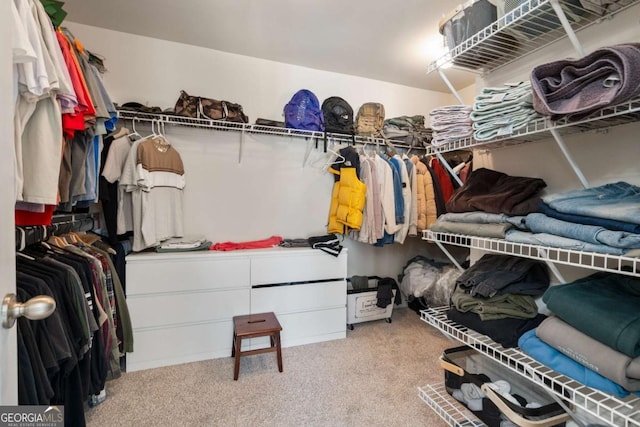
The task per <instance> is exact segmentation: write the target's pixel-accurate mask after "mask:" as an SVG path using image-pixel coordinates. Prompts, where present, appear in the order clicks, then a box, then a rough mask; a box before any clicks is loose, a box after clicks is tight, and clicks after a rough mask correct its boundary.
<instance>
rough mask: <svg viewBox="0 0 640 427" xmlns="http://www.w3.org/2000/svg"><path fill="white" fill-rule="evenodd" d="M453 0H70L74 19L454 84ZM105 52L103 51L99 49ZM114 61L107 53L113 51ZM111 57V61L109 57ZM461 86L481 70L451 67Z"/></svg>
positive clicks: (387, 77)
mask: <svg viewBox="0 0 640 427" xmlns="http://www.w3.org/2000/svg"><path fill="white" fill-rule="evenodd" d="M456 4H457V3H456V2H452V1H450V0H395V1H394V0H180V1H176V0H108V1H105V0H67V1H65V5H64V9H65V10H66V11H67V12H68V13H69V15H68V16H67V18H66V19H67V20H69V21H72V22H77V23H81V24H86V25H93V26H97V27H103V28H108V29H112V30H116V31H122V32H126V33H133V34H139V35H143V36H148V37H154V38H158V39H164V40H171V41H175V42H180V43H185V44H190V45H196V46H202V47H207V48H211V49H216V50H220V51H224V52H231V53H237V54H241V55H247V56H252V57H257V58H263V59H268V60H273V61H277V62H284V63H288V64H295V65H300V66H304V67H309V68H314V69H319V70H326V71H333V72H337V73H342V74H350V75H355V76H360V77H366V78H371V79H376V80H383V81H387V82H392V83H398V84H402V85H406V86H411V87H416V88H422V89H430V90H437V91H441V92H448V89H447V86H446V85H445V84H444V82H443V81H442V79H441V78H440V77H439V76H438V74H437V73H432V74H430V75H427V74H426V69H427V65H428V64H429V63H430V62H432V61H433V60H434V59H435V58H436V57H438V56H439V55H440V54H441V51H440V49H442V36H441V35H440V34H439V33H438V20H439V19H440V17H441V16H442V15H443V14H444V13H447V12H449V11H450V10H451V9H452V8H454V7H455V5H456ZM98 53H99V52H98ZM107 61H108V58H107ZM107 64H108V62H107ZM446 75H447V77H448V78H449V80H450V81H451V82H452V83H453V85H454V86H455V87H456V88H457V89H461V88H464V87H466V86H468V85H470V84H472V83H473V82H474V78H475V77H474V75H473V74H471V73H467V72H464V71H460V70H452V69H450V70H447V71H446Z"/></svg>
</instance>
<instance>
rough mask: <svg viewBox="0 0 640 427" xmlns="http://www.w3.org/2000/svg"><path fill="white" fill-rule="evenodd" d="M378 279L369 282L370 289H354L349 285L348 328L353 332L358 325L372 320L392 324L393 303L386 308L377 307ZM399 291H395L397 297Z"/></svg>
mask: <svg viewBox="0 0 640 427" xmlns="http://www.w3.org/2000/svg"><path fill="white" fill-rule="evenodd" d="M376 284H377V278H376V279H375V280H369V289H370V290H369V289H353V287H352V286H351V283H348V285H347V326H348V327H349V329H351V330H353V325H354V324H356V323H362V322H369V321H371V320H380V319H386V321H387V323H391V313H392V312H393V301H391V303H390V304H389V305H388V306H387V307H386V308H381V307H378V306H377V305H376V303H377V302H378V297H377V295H378V290H377V288H376ZM396 292H397V290H396V289H394V290H393V296H394V297H395V295H396Z"/></svg>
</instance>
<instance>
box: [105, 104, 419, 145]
mask: <svg viewBox="0 0 640 427" xmlns="http://www.w3.org/2000/svg"><path fill="white" fill-rule="evenodd" d="M118 118H119V119H122V120H132V121H135V122H149V123H160V124H167V125H178V126H186V127H193V128H201V129H213V130H219V131H235V132H241V133H251V134H263V135H277V136H288V137H297V138H305V139H310V138H311V139H316V140H318V141H321V140H324V137H325V133H324V132H319V131H310V130H299V129H290V128H282V127H276V126H263V125H256V124H249V123H237V122H226V121H222V120H211V119H194V118H190V117H183V116H177V115H173V114H162V113H143V112H138V111H129V110H118ZM327 140H328V141H333V142H341V143H357V144H375V145H385V144H387V143H392V144H393V146H394V147H398V148H403V149H412V150H420V151H423V150H425V149H427V148H425V147H415V146H410V145H407V144H405V143H404V142H402V141H397V140H393V139H385V138H373V137H365V136H360V135H355V137H354V136H352V135H347V134H339V133H331V132H328V133H327Z"/></svg>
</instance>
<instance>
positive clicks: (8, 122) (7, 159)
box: [0, 0, 18, 405]
mask: <svg viewBox="0 0 640 427" xmlns="http://www.w3.org/2000/svg"><path fill="white" fill-rule="evenodd" d="M11 1H12V0H9V1H0V301H1V300H2V298H4V296H5V295H6V294H8V293H15V291H16V270H15V223H14V219H13V218H14V213H13V209H14V204H15V198H14V197H15V196H14V188H15V187H14V166H13V102H12V98H13V89H12V87H13V85H12V82H13V71H12V61H13V60H12V51H11V9H10V5H11ZM17 404H18V356H17V342H16V327H15V326H14V327H13V328H11V329H4V328H2V327H1V326H0V405H17Z"/></svg>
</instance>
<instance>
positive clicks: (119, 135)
mask: <svg viewBox="0 0 640 427" xmlns="http://www.w3.org/2000/svg"><path fill="white" fill-rule="evenodd" d="M130 133H131V131H130V130H129V129H127V128H126V127H121V128H120V129H118V131H117V132H116V133H114V134H113V139H118V138H122V137H123V136H127V135H129V134H130Z"/></svg>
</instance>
